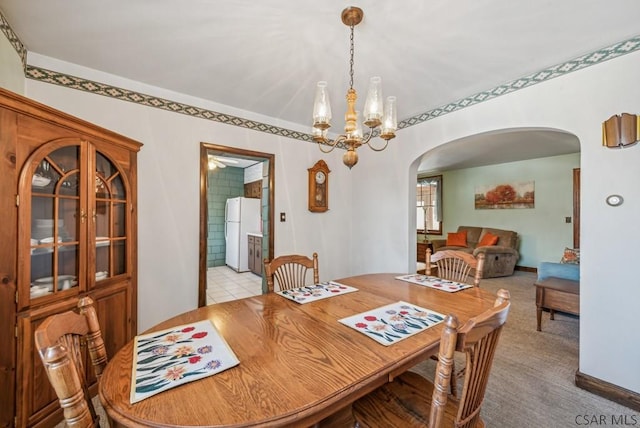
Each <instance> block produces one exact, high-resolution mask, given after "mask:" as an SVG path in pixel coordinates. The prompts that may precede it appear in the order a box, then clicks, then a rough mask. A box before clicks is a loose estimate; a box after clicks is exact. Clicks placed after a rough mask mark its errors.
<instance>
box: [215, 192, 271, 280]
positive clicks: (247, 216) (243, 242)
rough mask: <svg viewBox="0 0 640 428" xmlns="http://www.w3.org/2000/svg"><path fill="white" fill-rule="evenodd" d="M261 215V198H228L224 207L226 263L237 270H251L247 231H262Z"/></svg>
mask: <svg viewBox="0 0 640 428" xmlns="http://www.w3.org/2000/svg"><path fill="white" fill-rule="evenodd" d="M260 217H261V216H260V199H255V198H242V197H238V198H230V199H227V203H226V204H225V209H224V220H225V221H224V238H225V244H226V258H225V263H226V265H227V266H229V267H230V268H231V269H233V270H235V271H237V272H246V271H248V270H249V261H248V252H249V249H248V241H247V233H260V232H261V231H262V227H261V224H260V223H261V218H260Z"/></svg>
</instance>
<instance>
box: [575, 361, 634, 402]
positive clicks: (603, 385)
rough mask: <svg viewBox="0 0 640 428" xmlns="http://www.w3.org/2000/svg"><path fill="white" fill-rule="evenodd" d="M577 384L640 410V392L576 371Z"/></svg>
mask: <svg viewBox="0 0 640 428" xmlns="http://www.w3.org/2000/svg"><path fill="white" fill-rule="evenodd" d="M575 382H576V386H577V387H578V388H582V389H584V390H585V391H589V392H591V393H592V394H596V395H599V396H600V397H603V398H606V399H607V400H611V401H614V402H616V403H618V404H622V405H623V406H625V407H628V408H630V409H632V410H635V411H636V412H640V394H638V393H636V392H633V391H629V390H628V389H625V388H622V387H620V386H618V385H614V384H612V383H609V382H605V381H603V380H600V379H598V378H595V377H593V376H589V375H586V374H584V373H581V372H580V371H576V378H575Z"/></svg>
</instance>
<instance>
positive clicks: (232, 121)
mask: <svg viewBox="0 0 640 428" xmlns="http://www.w3.org/2000/svg"><path fill="white" fill-rule="evenodd" d="M25 74H26V76H27V77H28V78H30V79H33V80H38V81H40V82H45V83H51V84H53V85H60V86H64V87H66V88H71V89H77V90H80V91H85V92H91V93H92V94H96V95H103V96H105V97H110V98H115V99H117V100H120V101H129V102H132V103H135V104H141V105H144V106H148V107H155V108H159V109H161V110H166V111H170V112H173V113H180V114H185V115H187V116H192V117H197V118H200V119H207V120H212V121H215V122H221V123H226V124H229V125H235V126H239V127H242V128H248V129H253V130H256V131H261V132H266V133H268V134H274V135H280V136H282V137H287V138H294V139H296V140H303V141H309V142H311V141H312V140H311V135H310V134H305V133H303V132H298V131H292V130H290V129H286V128H282V127H279V126H274V125H269V124H266V123H262V122H257V121H254V120H249V119H243V118H241V117H237V116H233V115H230V114H224V113H218V112H215V111H213V110H207V109H205V108H201V107H195V106H192V105H189V104H184V103H180V102H177V101H171V100H167V99H164V98H158V97H154V96H152V95H146V94H143V93H140V92H136V91H130V90H128V89H123V88H118V87H115V86H111V85H107V84H105V83H99V82H95V81H91V80H87V79H83V78H81V77H75V76H70V75H67V74H62V73H58V72H57V71H52V70H47V69H44V68H40V67H34V66H32V65H27V70H26V73H25Z"/></svg>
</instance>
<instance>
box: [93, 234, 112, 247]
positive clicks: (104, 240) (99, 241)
mask: <svg viewBox="0 0 640 428" xmlns="http://www.w3.org/2000/svg"><path fill="white" fill-rule="evenodd" d="M110 244H111V241H109V237H108V236H96V247H106V246H108V245H110Z"/></svg>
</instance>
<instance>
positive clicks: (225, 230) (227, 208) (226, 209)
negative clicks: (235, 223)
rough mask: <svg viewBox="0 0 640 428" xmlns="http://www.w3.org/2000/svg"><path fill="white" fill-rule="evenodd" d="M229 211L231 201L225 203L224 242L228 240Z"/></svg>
mask: <svg viewBox="0 0 640 428" xmlns="http://www.w3.org/2000/svg"><path fill="white" fill-rule="evenodd" d="M228 211H229V200H228V199H227V200H226V201H225V202H224V240H225V241H226V240H227V215H228Z"/></svg>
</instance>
